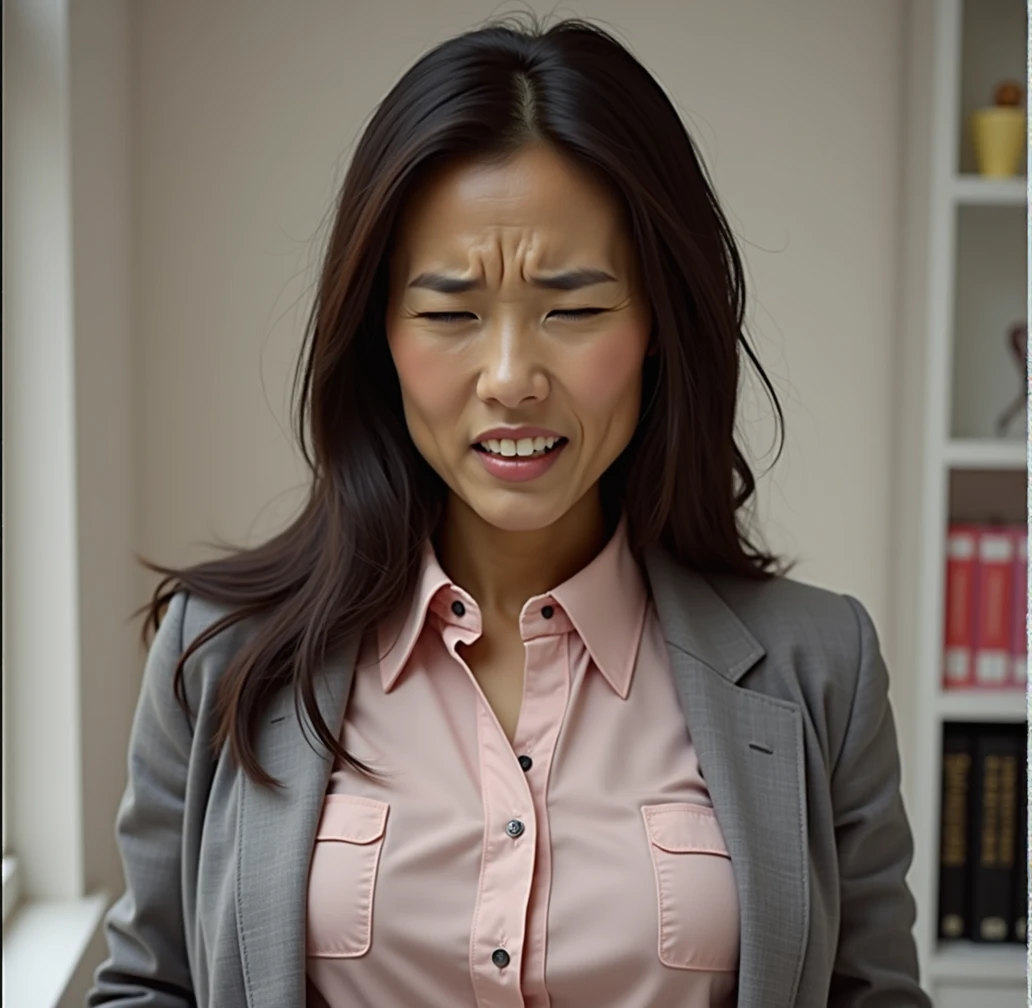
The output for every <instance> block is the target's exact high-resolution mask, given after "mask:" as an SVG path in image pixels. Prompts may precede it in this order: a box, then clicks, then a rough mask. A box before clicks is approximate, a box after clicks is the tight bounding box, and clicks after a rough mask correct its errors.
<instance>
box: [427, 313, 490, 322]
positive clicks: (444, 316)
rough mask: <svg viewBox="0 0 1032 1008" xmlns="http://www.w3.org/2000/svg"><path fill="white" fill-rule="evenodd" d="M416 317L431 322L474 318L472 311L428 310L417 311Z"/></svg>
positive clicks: (463, 320) (459, 320) (461, 320)
mask: <svg viewBox="0 0 1032 1008" xmlns="http://www.w3.org/2000/svg"><path fill="white" fill-rule="evenodd" d="M416 318H425V319H429V320H430V321H431V322H465V321H466V320H467V319H473V318H476V315H474V314H473V313H472V312H466V311H462V312H450V311H428V312H419V314H418V315H417V316H416Z"/></svg>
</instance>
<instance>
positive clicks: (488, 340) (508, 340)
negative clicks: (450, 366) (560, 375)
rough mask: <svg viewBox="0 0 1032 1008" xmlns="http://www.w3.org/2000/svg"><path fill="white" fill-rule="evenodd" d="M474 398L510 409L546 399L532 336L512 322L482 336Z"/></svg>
mask: <svg viewBox="0 0 1032 1008" xmlns="http://www.w3.org/2000/svg"><path fill="white" fill-rule="evenodd" d="M481 345H482V346H483V348H484V356H483V360H482V362H481V366H480V375H479V378H478V379H477V395H478V396H479V398H480V399H482V400H483V401H484V402H488V401H490V400H494V401H495V402H497V403H500V404H501V405H502V406H505V407H506V408H509V409H513V408H515V407H517V406H522V405H525V404H527V403H528V402H534V401H536V400H541V399H544V398H545V397H546V396H547V395H548V388H549V381H548V372H547V368H546V367H545V366H544V362H543V360H542V354H541V352H540V346H539V341H538V340H537V338H536V336H535V334H534V333H532V332H530V331H528V330H527V329H525V328H523V327H521V326H519V325H517V324H515V323H511V322H507V323H504V324H502V323H500V324H498V325H497V326H495V327H493V329H492V330H491V331H490V332H488V333H485V334H484V339H483V342H482V344H481Z"/></svg>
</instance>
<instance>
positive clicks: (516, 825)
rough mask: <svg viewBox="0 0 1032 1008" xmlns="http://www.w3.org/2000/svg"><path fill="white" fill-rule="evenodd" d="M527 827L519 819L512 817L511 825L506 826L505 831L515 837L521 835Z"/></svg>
mask: <svg viewBox="0 0 1032 1008" xmlns="http://www.w3.org/2000/svg"><path fill="white" fill-rule="evenodd" d="M525 829H526V827H525V826H524V825H523V823H521V822H520V821H519V819H510V820H509V825H508V826H506V827H505V832H506V833H508V834H509V836H511V837H513V838H514V839H515V838H516V837H518V836H520V835H521V834H522V833H523V831H524V830H525Z"/></svg>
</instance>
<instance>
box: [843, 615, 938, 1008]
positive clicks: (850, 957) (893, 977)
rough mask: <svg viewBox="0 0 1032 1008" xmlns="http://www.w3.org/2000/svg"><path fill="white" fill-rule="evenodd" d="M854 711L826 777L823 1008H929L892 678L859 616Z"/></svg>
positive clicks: (865, 619)
mask: <svg viewBox="0 0 1032 1008" xmlns="http://www.w3.org/2000/svg"><path fill="white" fill-rule="evenodd" d="M846 599H847V601H848V602H849V604H850V605H851V607H852V609H853V613H854V615H855V617H856V620H857V625H858V630H859V658H858V662H857V678H856V687H855V692H854V696H853V704H852V709H851V711H850V715H849V720H848V723H847V725H846V729H845V735H844V739H843V742H842V746H841V749H840V751H839V754H838V758H837V760H836V762H835V766H834V769H833V771H832V777H831V788H832V800H833V803H834V809H835V837H836V843H837V847H838V858H839V885H840V893H841V901H842V922H841V928H840V931H839V942H838V950H837V953H836V957H835V967H834V970H833V973H832V979H831V988H830V992H829V995H828V1005H829V1008H890V1006H891V1008H904V1006H906V1008H931V1000H930V999H929V997H928V996H927V994H925V993H924V991H922V989H921V987H920V985H919V982H918V962H917V947H916V944H915V941H914V935H913V928H914V921H915V918H916V907H915V903H914V898H913V896H912V895H911V892H910V890H909V888H908V887H907V883H906V874H907V870H908V869H909V867H910V863H911V861H912V860H913V855H914V843H913V837H912V834H911V831H910V825H909V823H908V821H907V816H906V812H905V810H904V808H903V801H902V798H901V796H900V789H899V788H900V776H901V774H900V762H899V749H898V746H897V739H896V728H895V724H894V721H893V716H892V709H891V707H890V705H889V696H888V685H889V676H888V671H887V670H886V668H885V662H884V660H883V658H882V655H881V649H880V647H879V644H878V636H877V632H876V631H875V629H874V624H873V623H872V622H871V617H870V616H869V615H868V613H867V611H866V609H865V608H864V607H863V605H861V604H860V603H859V602H858V601H857V600H856V599H854V598H851V597H849V596H846Z"/></svg>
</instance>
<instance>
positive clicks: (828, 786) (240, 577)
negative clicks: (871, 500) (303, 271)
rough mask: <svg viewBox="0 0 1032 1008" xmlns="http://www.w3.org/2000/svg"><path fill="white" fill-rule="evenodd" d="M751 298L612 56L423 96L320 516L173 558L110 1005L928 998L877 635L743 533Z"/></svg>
mask: <svg viewBox="0 0 1032 1008" xmlns="http://www.w3.org/2000/svg"><path fill="white" fill-rule="evenodd" d="M744 303H745V292H744V288H743V282H742V268H741V263H740V260H739V256H738V253H737V251H736V249H735V246H734V242H733V240H732V236H731V233H730V231H729V228H728V225H727V222H726V221H725V219H724V217H723V216H722V214H721V212H720V210H719V207H718V204H717V201H716V199H715V197H714V194H713V191H712V189H711V188H710V186H709V184H708V183H707V180H706V177H705V175H704V173H703V169H702V167H701V165H700V163H699V160H698V157H697V155H696V153H695V151H694V148H693V145H692V142H691V140H690V139H689V137H688V136H687V135H686V133H685V131H684V128H683V126H682V124H681V122H680V120H679V118H678V115H677V113H676V111H675V109H674V107H673V106H672V105H671V103H670V101H669V100H668V99H667V97H666V96H665V95H664V93H663V91H662V90H661V89H660V87H659V86H658V85H657V83H656V82H655V81H654V80H653V78H652V77H651V76H650V75H649V74H648V73H647V72H646V71H645V70H644V69H643V68H642V66H641V65H640V64H639V63H638V62H636V60H635V59H634V58H633V57H632V56H631V55H630V54H629V53H628V52H627V51H626V50H625V49H624V48H623V47H622V46H620V45H619V44H618V43H617V42H616V41H615V40H614V39H613V38H612V37H610V36H609V35H607V34H605V33H604V32H602V31H600V30H598V29H596V28H594V27H592V26H590V25H587V24H584V23H582V22H578V21H566V22H562V23H558V24H556V25H555V26H554V27H552V28H551V29H549V30H547V31H544V30H542V29H541V28H539V27H538V26H537V25H536V24H531V25H530V26H529V27H523V28H521V27H519V26H513V25H512V24H504V23H495V24H493V25H490V26H488V27H487V28H485V29H482V30H478V31H475V32H472V33H469V34H465V35H463V36H461V37H458V38H455V39H453V40H451V41H449V42H447V43H445V44H443V45H441V46H440V47H438V48H436V49H435V50H433V51H432V52H430V53H429V54H428V55H426V56H425V57H424V58H422V59H421V60H420V61H419V62H418V63H417V64H416V65H415V66H414V67H413V68H412V69H411V70H409V72H408V73H407V74H406V75H405V76H404V77H403V78H402V79H401V80H400V81H399V82H398V84H397V85H396V86H395V87H394V89H393V90H392V91H391V93H390V94H389V95H388V96H387V98H386V99H385V101H384V102H383V104H382V105H381V106H380V108H379V109H378V111H377V113H376V115H375V116H374V118H373V119H372V121H371V123H370V124H369V127H368V128H367V130H366V131H365V133H364V135H363V137H362V139H361V142H360V144H359V146H358V148H357V151H356V153H355V156H354V160H353V163H352V165H351V167H350V170H349V172H348V175H347V179H346V181H345V183H344V186H343V191H342V193H341V196H340V202H339V206H338V210H337V217H336V222H335V227H334V231H333V234H332V237H331V240H330V245H329V249H328V254H327V256H326V259H325V265H324V268H323V272H322V276H321V281H320V284H319V288H318V292H317V297H316V301H315V306H314V309H313V312H312V316H311V319H310V323H309V329H308V339H307V342H306V350H305V358H304V365H303V371H302V372H301V377H302V381H301V390H302V395H301V398H300V410H299V413H298V416H299V423H300V428H301V431H300V433H301V440H302V444H303V446H304V449H305V457H306V458H307V459H308V461H309V464H310V466H311V470H312V486H311V495H310V498H309V501H308V503H307V506H306V507H305V508H304V510H303V512H302V513H301V515H300V516H299V517H298V518H297V520H296V521H295V522H294V523H293V524H292V525H291V526H290V527H289V528H288V529H287V530H286V531H285V532H283V533H282V534H281V535H279V536H277V537H276V538H275V539H273V540H272V541H271V542H269V543H267V544H265V545H263V546H261V547H260V548H257V549H252V550H245V551H239V552H236V553H235V554H233V555H230V556H226V557H223V558H221V559H218V560H215V561H212V562H209V563H205V564H201V565H199V566H196V567H191V568H189V569H187V570H175V569H172V568H166V567H158V566H156V565H148V566H151V567H152V569H154V570H157V571H159V572H161V573H163V574H165V575H166V578H165V580H164V581H163V582H162V584H161V585H160V586H159V588H158V590H157V591H156V593H155V597H154V599H153V600H152V603H151V606H150V620H149V624H152V625H154V626H155V627H157V628H158V629H157V635H156V638H155V639H154V642H153V644H152V645H151V650H150V654H149V658H148V661H147V664H146V669H145V674H144V683H143V686H142V692H141V697H140V701H139V707H138V710H137V714H136V718H135V722H134V727H133V734H132V741H131V750H130V780H129V785H128V789H127V791H126V795H125V799H124V802H123V804H122V807H121V810H120V813H119V818H118V827H117V829H118V839H119V844H120V848H121V852H122V856H123V861H124V865H125V874H126V882H127V888H126V893H125V895H124V896H123V897H122V898H121V899H120V900H119V901H118V902H117V903H116V904H115V905H114V906H113V907H112V909H111V911H110V913H109V914H108V917H107V925H106V926H107V936H108V942H109V946H110V956H109V958H108V960H107V961H106V962H105V963H104V964H103V965H102V966H101V967H100V969H99V970H98V972H97V974H96V978H95V986H94V988H93V990H92V992H91V994H90V998H89V1003H90V1004H91V1005H100V1004H108V1003H112V1002H119V1001H124V1002H126V1003H133V1004H141V1005H143V1004H147V1005H154V1006H158V1005H162V1006H182V1005H187V1004H194V1003H197V1004H200V1005H205V1006H212V1008H235V1006H238V1005H239V1006H241V1008H242V1006H245V1005H247V1006H249V1008H284V1006H290V1005H301V1004H308V1005H328V1006H330V1008H359V1006H374V1008H393V1006H398V1008H401V1006H430V1008H434V1006H442V1008H443V1006H447V1008H457V1006H466V1005H468V1006H471V1008H472V1006H474V1005H475V1006H480V1008H487V1006H490V1008H508V1006H523V1005H527V1006H533V1008H544V1006H551V1008H574V1006H576V1008H582V1006H592V1008H605V1006H613V1008H617V1006H619V1008H647V1006H648V1008H665V1006H678V1008H702V1006H729V1005H740V1006H742V1008H788V1006H792V1005H803V1006H816V1005H834V1006H843V1008H844V1006H856V1008H860V1006H871V1008H873V1006H875V1005H890V1004H891V1005H893V1006H903V1005H910V1006H916V1005H919V1006H927V1005H928V1001H927V999H926V998H925V996H924V995H923V994H922V993H921V991H920V988H919V987H918V983H917V978H916V973H917V966H916V955H915V949H914V943H913V940H912V936H911V928H912V925H913V921H914V903H913V900H912V898H911V895H910V893H909V892H908V890H907V887H906V884H905V881H904V877H905V874H906V871H907V867H908V865H909V863H910V860H911V853H912V844H911V836H910V831H909V827H908V824H907V820H906V817H905V813H904V809H903V806H902V804H901V801H900V796H899V789H898V785H899V765H898V756H897V745H896V738H895V731H894V727H893V720H892V715H891V712H890V709H889V704H888V700H887V695H886V687H887V675H886V670H885V666H884V663H883V661H882V659H881V657H880V653H879V645H878V640H877V637H876V634H875V630H874V628H873V626H872V624H871V620H870V618H869V616H868V614H867V613H866V611H865V610H864V608H863V607H862V606H861V605H860V603H858V602H857V601H856V600H854V599H852V598H849V597H848V596H842V595H838V594H835V593H833V592H829V591H824V590H820V589H817V588H813V587H809V586H806V585H803V584H801V583H798V582H795V581H792V580H790V579H788V578H787V577H786V576H785V569H784V568H780V567H779V565H778V561H777V558H775V557H773V556H771V555H769V554H767V553H764V552H762V551H761V550H759V549H758V548H756V547H755V546H754V545H752V543H751V542H750V540H749V539H748V538H747V536H746V533H745V531H744V523H743V521H742V518H741V516H740V512H741V511H742V509H743V508H744V506H745V505H746V504H747V503H748V501H749V500H750V498H751V496H752V494H753V491H754V480H753V476H752V473H751V472H750V469H749V467H748V465H747V464H746V461H745V459H744V457H743V455H742V454H741V452H740V451H739V449H738V447H737V446H736V444H735V441H734V437H733V424H734V419H735V404H736V393H737V388H738V382H739V353H740V352H742V353H745V354H747V355H748V356H749V358H750V360H751V361H752V362H753V363H754V364H756V366H757V367H758V364H757V362H756V359H755V357H754V356H753V354H752V352H751V350H750V349H749V347H748V345H747V343H746V341H745V338H744V336H743V332H742V320H743V309H744ZM760 374H761V376H762V374H763V373H762V370H761V371H760ZM764 381H765V382H766V378H765V376H764ZM767 388H768V391H770V392H771V395H772V396H773V390H772V389H770V386H769V383H767ZM774 402H775V406H777V401H776V399H775V400H774ZM778 412H779V416H780V410H779V411H778ZM309 442H310V443H309ZM166 606H167V608H166ZM162 614H163V615H162ZM159 623H160V625H159Z"/></svg>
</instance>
